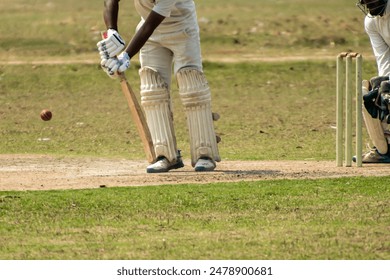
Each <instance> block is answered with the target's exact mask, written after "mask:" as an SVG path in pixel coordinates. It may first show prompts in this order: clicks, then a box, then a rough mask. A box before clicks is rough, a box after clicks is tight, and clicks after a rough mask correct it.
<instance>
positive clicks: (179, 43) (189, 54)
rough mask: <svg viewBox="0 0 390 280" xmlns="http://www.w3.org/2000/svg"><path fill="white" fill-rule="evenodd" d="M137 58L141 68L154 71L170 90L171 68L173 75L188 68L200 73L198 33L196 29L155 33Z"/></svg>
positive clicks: (200, 61) (200, 60) (200, 59)
mask: <svg viewBox="0 0 390 280" xmlns="http://www.w3.org/2000/svg"><path fill="white" fill-rule="evenodd" d="M139 58H140V63H141V67H146V66H147V67H151V68H152V69H154V70H156V71H157V72H158V73H159V74H160V75H161V77H162V78H163V79H164V81H165V82H166V83H167V85H168V88H169V89H170V88H171V79H172V68H173V71H174V74H176V73H177V71H179V70H180V69H181V68H183V67H188V66H192V67H196V68H198V69H199V70H200V71H202V57H201V50H200V38H199V31H198V29H197V28H196V27H192V28H186V29H184V30H182V29H181V30H178V31H174V32H170V33H164V34H162V33H160V32H158V31H155V32H154V33H153V34H152V36H151V37H150V38H149V40H148V41H147V42H146V43H145V45H144V46H143V47H142V49H141V51H140V55H139ZM172 64H173V65H172Z"/></svg>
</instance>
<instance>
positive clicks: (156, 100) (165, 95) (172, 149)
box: [139, 67, 177, 162]
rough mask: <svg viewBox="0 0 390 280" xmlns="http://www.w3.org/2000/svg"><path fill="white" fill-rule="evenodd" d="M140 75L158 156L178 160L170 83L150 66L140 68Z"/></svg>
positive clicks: (147, 120)
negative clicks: (169, 89)
mask: <svg viewBox="0 0 390 280" xmlns="http://www.w3.org/2000/svg"><path fill="white" fill-rule="evenodd" d="M139 75H140V78H141V105H142V107H143V109H144V111H145V115H146V122H147V123H148V127H149V130H150V134H151V136H152V140H153V145H154V150H155V152H156V156H157V157H159V156H164V157H166V158H167V159H168V161H169V162H176V160H177V146H176V137H175V131H174V128H173V114H172V111H171V100H170V96H169V91H168V85H167V84H166V83H165V82H164V80H163V79H162V77H161V76H160V75H159V73H158V72H157V71H154V70H153V69H151V68H149V67H143V68H142V69H140V71H139Z"/></svg>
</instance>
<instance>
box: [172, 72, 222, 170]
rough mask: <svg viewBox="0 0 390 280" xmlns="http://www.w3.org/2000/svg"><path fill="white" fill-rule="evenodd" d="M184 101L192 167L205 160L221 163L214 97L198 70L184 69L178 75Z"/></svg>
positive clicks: (181, 96)
mask: <svg viewBox="0 0 390 280" xmlns="http://www.w3.org/2000/svg"><path fill="white" fill-rule="evenodd" d="M176 79H177V83H178V87H179V93H180V98H181V101H182V103H183V106H184V110H185V112H186V117H187V125H188V131H189V136H190V149H191V164H192V166H195V164H196V162H197V160H198V159H199V158H201V157H208V158H210V159H212V160H214V161H221V158H220V156H219V152H218V146H217V140H216V135H215V131H214V123H213V118H212V112H211V94H210V88H209V86H208V83H207V80H206V77H205V76H204V74H203V73H202V72H200V71H199V70H198V69H196V68H192V67H191V68H190V67H188V68H183V69H181V70H179V71H178V73H177V74H176Z"/></svg>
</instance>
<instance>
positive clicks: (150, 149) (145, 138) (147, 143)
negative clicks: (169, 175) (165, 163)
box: [119, 73, 156, 163]
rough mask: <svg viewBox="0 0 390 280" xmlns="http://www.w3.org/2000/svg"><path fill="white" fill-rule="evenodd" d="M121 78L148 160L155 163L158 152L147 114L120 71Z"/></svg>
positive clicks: (123, 90)
mask: <svg viewBox="0 0 390 280" xmlns="http://www.w3.org/2000/svg"><path fill="white" fill-rule="evenodd" d="M119 78H120V82H121V87H122V92H123V94H124V96H125V97H126V100H127V103H128V105H129V108H130V112H131V116H132V118H133V121H134V123H135V125H136V127H137V130H138V134H139V136H140V137H141V140H142V145H143V147H144V150H145V154H146V158H147V160H148V162H150V163H154V162H155V161H156V154H155V152H154V146H153V140H152V136H151V134H150V131H149V127H148V124H147V122H146V119H145V115H144V113H143V111H142V109H141V107H140V105H139V103H138V100H137V97H136V95H135V93H134V91H133V89H132V88H131V86H130V84H129V83H128V82H127V79H126V76H125V74H124V73H119Z"/></svg>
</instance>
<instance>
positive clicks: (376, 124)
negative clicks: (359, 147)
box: [353, 0, 390, 163]
mask: <svg viewBox="0 0 390 280" xmlns="http://www.w3.org/2000/svg"><path fill="white" fill-rule="evenodd" d="M356 4H357V6H358V7H359V8H360V9H361V10H362V11H363V12H364V13H365V14H366V16H365V19H364V28H365V31H366V33H367V34H368V36H369V39H370V42H371V46H372V50H373V52H374V55H375V58H376V63H377V68H378V76H377V77H373V78H372V79H370V81H363V85H362V87H363V103H364V106H363V107H364V108H363V118H364V122H365V124H366V128H367V132H368V134H369V136H370V138H371V141H372V143H373V144H374V147H373V148H372V149H371V150H370V151H368V152H367V153H365V154H363V156H362V162H363V163H390V149H389V143H390V131H389V128H388V126H389V124H390V118H389V103H390V83H389V75H390V7H389V6H390V4H389V3H388V0H359V2H358V3H356ZM353 161H355V162H356V156H354V157H353Z"/></svg>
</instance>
